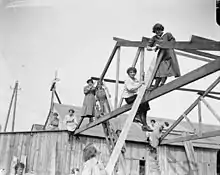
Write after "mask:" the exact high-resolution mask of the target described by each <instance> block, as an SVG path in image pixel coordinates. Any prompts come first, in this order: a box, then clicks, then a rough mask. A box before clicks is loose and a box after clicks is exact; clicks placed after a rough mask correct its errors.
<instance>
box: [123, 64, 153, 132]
mask: <svg viewBox="0 0 220 175" xmlns="http://www.w3.org/2000/svg"><path fill="white" fill-rule="evenodd" d="M127 74H128V78H127V79H126V80H125V84H124V92H123V95H122V96H123V98H124V99H125V101H126V103H127V104H132V103H133V102H134V101H135V99H136V97H137V93H138V89H139V88H140V87H141V86H142V85H143V84H144V82H139V81H138V80H137V78H135V76H136V74H137V69H136V68H135V67H129V68H128V69H127ZM148 110H150V106H149V104H148V102H144V103H142V104H140V106H139V108H138V111H137V114H136V116H135V119H134V122H140V123H142V124H143V125H142V130H143V131H148V130H151V128H150V127H149V126H148V125H147V111H148Z"/></svg>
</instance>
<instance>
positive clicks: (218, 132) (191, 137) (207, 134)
mask: <svg viewBox="0 0 220 175" xmlns="http://www.w3.org/2000/svg"><path fill="white" fill-rule="evenodd" d="M216 136H220V130H216V131H210V132H204V133H202V134H201V136H198V135H197V134H193V135H189V136H184V137H177V138H174V139H169V140H163V141H162V142H161V145H165V144H170V143H176V142H185V141H188V140H198V139H205V138H208V137H216Z"/></svg>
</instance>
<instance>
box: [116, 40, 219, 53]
mask: <svg viewBox="0 0 220 175" xmlns="http://www.w3.org/2000/svg"><path fill="white" fill-rule="evenodd" d="M117 45H118V46H123V47H147V43H144V42H141V41H128V40H121V41H118V42H117ZM160 47H161V48H164V49H184V50H185V49H187V50H213V51H214V50H215V51H219V50H220V42H214V41H212V42H211V41H210V42H206V43H192V42H186V41H178V42H173V43H171V42H164V43H162V44H161V45H160Z"/></svg>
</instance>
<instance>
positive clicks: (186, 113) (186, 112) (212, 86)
mask: <svg viewBox="0 0 220 175" xmlns="http://www.w3.org/2000/svg"><path fill="white" fill-rule="evenodd" d="M219 82H220V77H218V78H217V79H216V80H215V81H214V82H213V83H212V84H211V85H210V86H209V87H208V88H207V90H206V91H205V93H204V94H203V95H202V96H201V97H205V96H206V94H207V93H208V92H209V91H211V90H212V89H213V88H214V87H215V86H216V85H217V84H218V83H219ZM164 86H165V85H164ZM199 100H200V97H198V98H197V99H196V100H195V101H194V102H193V103H192V105H191V106H190V107H189V108H188V109H186V110H185V112H184V113H183V115H181V116H180V117H179V118H178V119H177V120H176V121H175V122H174V123H173V124H172V125H171V126H170V127H169V128H168V130H167V131H166V132H165V133H164V134H163V135H162V136H161V140H163V139H164V138H165V137H166V136H167V135H168V134H169V133H170V132H171V131H172V130H173V129H174V128H175V127H176V126H177V125H178V124H179V123H180V122H181V121H182V120H183V118H184V116H185V115H188V114H189V113H190V112H191V111H192V110H193V109H194V107H195V106H196V105H197V104H198V102H199Z"/></svg>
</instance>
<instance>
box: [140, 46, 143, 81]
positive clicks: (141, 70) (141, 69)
mask: <svg viewBox="0 0 220 175" xmlns="http://www.w3.org/2000/svg"><path fill="white" fill-rule="evenodd" d="M140 81H144V48H141V59H140Z"/></svg>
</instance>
